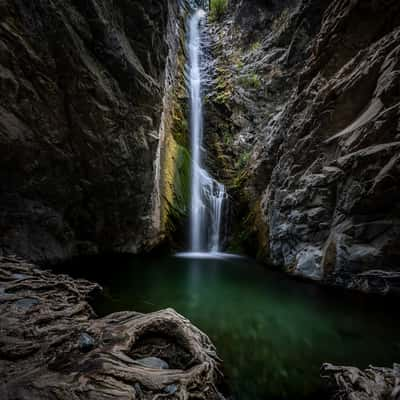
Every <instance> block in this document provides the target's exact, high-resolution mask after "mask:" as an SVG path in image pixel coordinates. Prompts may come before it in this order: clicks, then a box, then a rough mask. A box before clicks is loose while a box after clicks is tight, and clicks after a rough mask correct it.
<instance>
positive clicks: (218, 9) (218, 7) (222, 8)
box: [210, 0, 228, 21]
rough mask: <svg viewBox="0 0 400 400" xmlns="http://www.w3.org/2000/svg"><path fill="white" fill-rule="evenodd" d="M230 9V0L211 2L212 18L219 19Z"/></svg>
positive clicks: (214, 0)
mask: <svg viewBox="0 0 400 400" xmlns="http://www.w3.org/2000/svg"><path fill="white" fill-rule="evenodd" d="M227 9H228V0H211V3H210V19H211V20H212V21H218V20H220V19H221V17H222V16H223V15H224V14H225V12H226V10H227Z"/></svg>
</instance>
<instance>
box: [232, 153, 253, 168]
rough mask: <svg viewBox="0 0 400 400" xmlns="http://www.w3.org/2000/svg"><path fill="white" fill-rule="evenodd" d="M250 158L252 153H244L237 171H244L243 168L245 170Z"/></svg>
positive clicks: (238, 163) (237, 165)
mask: <svg viewBox="0 0 400 400" xmlns="http://www.w3.org/2000/svg"><path fill="white" fill-rule="evenodd" d="M250 156H251V152H250V151H244V152H243V153H242V154H241V155H240V157H239V160H238V161H237V163H236V169H239V170H242V169H243V168H245V167H246V165H247V163H248V161H249V160H250Z"/></svg>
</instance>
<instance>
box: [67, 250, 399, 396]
mask: <svg viewBox="0 0 400 400" xmlns="http://www.w3.org/2000/svg"><path fill="white" fill-rule="evenodd" d="M66 269H67V270H68V272H69V273H71V274H72V275H74V276H76V277H85V278H88V279H91V280H94V281H97V282H99V283H100V284H101V285H102V286H103V287H104V289H105V290H104V293H103V295H101V296H100V297H99V298H98V299H97V300H96V301H95V303H94V304H93V305H94V308H95V310H96V312H97V313H98V314H99V315H105V314H108V313H111V312H114V311H121V310H135V311H139V312H151V311H155V310H159V309H162V308H167V307H172V308H174V309H176V310H177V311H178V312H179V313H181V314H183V315H184V316H186V317H187V318H189V319H190V320H191V321H192V322H193V323H194V324H195V325H197V326H198V327H199V328H201V329H202V330H203V331H204V332H205V333H207V334H208V336H209V337H210V338H211V340H212V341H213V342H214V344H215V345H216V347H217V349H218V353H219V355H220V356H221V357H222V358H223V360H224V368H225V373H226V375H227V376H228V378H229V382H230V386H231V388H232V391H233V393H234V395H235V398H237V399H239V400H264V399H276V400H278V399H280V400H283V399H289V398H292V399H293V398H297V399H302V398H309V397H310V396H311V395H313V394H314V395H315V394H316V392H317V391H318V390H319V387H320V379H319V369H320V366H321V364H322V363H323V362H326V361H329V362H332V363H336V364H342V365H356V366H359V367H367V366H368V365H369V364H374V365H378V366H391V365H392V363H393V362H396V361H397V362H398V361H400V319H399V318H398V312H396V308H395V306H396V304H395V303H396V300H393V299H392V300H391V299H385V298H377V297H366V296H364V295H361V294H358V293H348V292H344V291H341V290H332V289H328V288H324V287H320V286H317V285H315V284H312V283H305V282H299V281H295V280H291V279H289V278H288V277H286V276H284V275H282V274H279V273H276V272H271V271H268V270H266V269H265V268H264V267H261V266H259V265H257V264H256V263H255V262H254V261H251V260H248V259H244V258H217V259H210V258H208V259H193V258H190V257H185V258H180V257H179V258H178V257H172V256H163V257H159V258H153V257H152V258H143V257H135V256H107V257H102V258H101V259H100V258H98V257H95V258H86V259H79V260H74V261H73V262H71V263H70V264H69V265H67V266H66Z"/></svg>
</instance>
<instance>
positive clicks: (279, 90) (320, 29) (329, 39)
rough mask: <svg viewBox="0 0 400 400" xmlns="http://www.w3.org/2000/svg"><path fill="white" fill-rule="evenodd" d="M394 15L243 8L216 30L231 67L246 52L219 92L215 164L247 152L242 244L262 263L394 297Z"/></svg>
mask: <svg viewBox="0 0 400 400" xmlns="http://www.w3.org/2000/svg"><path fill="white" fill-rule="evenodd" d="M255 8H257V9H258V10H259V12H255ZM260 10H261V11H262V10H263V11H262V12H261V11H260ZM399 12H400V4H399V3H398V2H397V1H385V2H381V1H374V0H368V1H352V2H348V1H344V0H343V1H325V2H320V1H318V2H317V1H312V0H310V1H297V2H289V1H288V2H284V3H281V4H280V5H279V6H278V5H277V4H274V2H271V3H270V2H268V3H265V4H262V3H261V2H256V3H251V2H246V1H243V2H237V6H236V8H235V7H234V8H233V9H232V13H231V16H230V17H229V18H230V19H228V22H227V24H226V25H224V27H222V28H221V27H220V28H213V29H216V31H217V32H219V34H220V39H221V40H222V42H223V44H222V47H223V51H222V52H221V50H219V51H218V49H217V51H216V53H217V62H219V63H220V64H224V63H225V68H228V69H229V68H230V67H229V66H230V65H232V64H233V63H232V56H229V55H230V54H231V55H232V54H235V53H240V52H241V54H240V57H239V58H238V61H237V63H236V67H233V68H236V70H235V69H234V71H233V73H232V79H231V80H230V83H229V84H230V86H229V87H227V86H226V87H225V88H224V89H226V90H225V91H226V101H225V102H224V105H223V106H224V107H226V108H227V109H228V110H231V115H232V116H233V118H232V121H233V124H232V123H229V122H227V121H225V122H227V123H228V125H227V126H228V132H229V135H230V142H229V143H228V145H227V146H225V149H224V146H222V151H221V153H222V155H221V154H219V156H218V158H219V159H222V160H224V157H227V161H226V165H232V159H233V160H237V159H238V158H240V157H241V156H242V155H243V152H245V151H247V152H248V155H247V156H246V159H245V163H244V165H240V163H239V168H236V170H235V171H234V176H235V174H236V177H237V176H239V179H236V180H235V181H234V184H233V185H232V186H233V189H234V190H236V188H237V187H239V193H240V197H239V200H238V201H237V204H241V205H240V206H239V209H240V212H242V213H243V203H244V204H247V205H248V211H247V213H248V214H247V216H246V215H245V217H244V223H243V224H242V227H241V228H240V229H239V231H240V232H241V233H243V232H244V233H245V235H242V237H241V238H240V239H241V240H243V239H246V235H247V236H249V237H250V238H254V237H255V238H257V240H258V245H257V246H255V247H256V250H258V254H259V256H260V257H261V258H262V259H263V260H265V261H266V262H270V263H273V264H275V265H278V266H283V267H284V268H285V269H286V270H287V271H289V272H291V273H294V274H298V275H301V276H305V277H308V278H312V279H316V280H324V281H326V282H328V283H330V284H334V285H340V286H346V287H349V288H356V289H361V290H365V291H376V292H381V293H382V292H383V293H386V292H388V291H390V290H393V291H396V292H397V291H398V289H399V271H400V270H399V265H400V264H399V260H400V253H399V249H400V224H399V221H400V208H399V204H400V203H399V200H400V181H399V177H400V169H399V159H400V158H399V154H400V143H399V141H400V136H399V134H400V133H399V112H400V89H399V87H400V64H399V62H400V61H399V60H400V28H399V20H398V19H397V18H396V17H395V15H399ZM258 19H262V20H263V21H264V23H263V24H262V23H261V22H257V21H258ZM229 24H231V26H230V27H229ZM251 26H252V27H254V28H255V32H253V33H252V34H251V36H250V39H249V33H248V32H249V29H250V27H251ZM237 32H238V34H237V35H236V36H235V34H236V33H237ZM236 37H239V38H241V40H242V41H240V40H236V41H235V38H236ZM224 57H225V60H226V59H228V60H230V62H226V61H224ZM229 57H230V58H229ZM246 74H247V76H248V77H250V78H251V79H248V80H247V82H246V79H245V80H243V78H242V79H241V78H240V76H241V75H242V76H243V75H246ZM254 76H256V77H257V79H255V78H254ZM237 77H239V78H237ZM243 82H244V83H247V87H246V85H243ZM240 84H241V85H240ZM220 93H221V91H220V92H219V94H220ZM217 96H218V94H217V95H216V96H214V99H213V101H214V103H215V101H216V99H217ZM237 99H239V100H237ZM212 113H213V114H215V112H214V111H212ZM235 116H236V117H235ZM218 141H219V142H221V141H222V140H221V137H219V138H218ZM238 170H239V173H240V174H239V175H237V172H238ZM228 178H229V177H228ZM243 200H244V201H243ZM239 216H240V214H239ZM249 226H250V227H253V226H254V227H255V229H252V228H250V229H249ZM243 236H244V238H243ZM247 239H248V237H247ZM250 241H251V242H254V241H253V240H252V239H251V240H250Z"/></svg>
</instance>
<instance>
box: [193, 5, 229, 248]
mask: <svg viewBox="0 0 400 400" xmlns="http://www.w3.org/2000/svg"><path fill="white" fill-rule="evenodd" d="M205 16H206V13H205V11H204V10H202V9H198V10H197V11H195V12H194V13H193V15H192V16H191V17H190V21H189V35H188V53H189V63H188V67H189V71H188V72H189V73H188V92H189V101H190V136H191V152H192V166H191V170H192V172H191V178H192V182H191V204H190V250H191V251H192V252H219V251H220V246H221V243H220V242H221V239H220V238H221V223H222V219H223V210H224V202H225V199H226V192H225V187H224V185H222V184H221V183H219V182H217V181H216V180H215V179H213V178H212V177H211V176H210V175H209V173H208V172H207V171H206V169H205V168H204V167H203V159H202V143H203V98H202V90H203V87H202V81H203V79H202V74H203V73H204V68H202V65H201V54H202V40H201V31H200V23H201V20H202V19H203V18H204V17H205Z"/></svg>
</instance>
